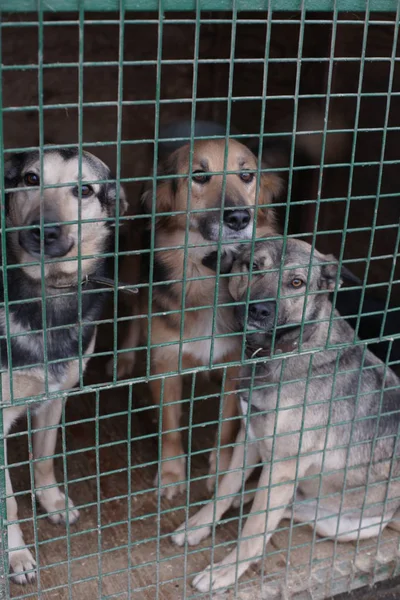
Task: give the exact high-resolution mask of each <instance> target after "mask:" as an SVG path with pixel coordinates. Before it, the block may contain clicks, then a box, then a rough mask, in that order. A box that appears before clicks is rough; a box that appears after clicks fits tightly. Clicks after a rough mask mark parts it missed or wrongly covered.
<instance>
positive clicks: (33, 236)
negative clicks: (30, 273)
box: [19, 220, 70, 258]
mask: <svg viewBox="0 0 400 600" xmlns="http://www.w3.org/2000/svg"><path fill="white" fill-rule="evenodd" d="M29 225H30V227H31V228H30V229H27V230H25V231H20V234H19V243H20V245H21V246H22V248H24V250H26V252H28V253H29V254H32V255H33V256H38V255H40V221H38V220H35V221H32V222H31V223H29ZM69 249H70V244H69V243H68V241H67V240H66V239H65V237H64V236H63V232H62V227H61V226H60V225H53V224H52V225H47V224H46V222H44V223H43V250H44V254H45V255H46V256H49V257H51V258H55V257H58V256H65V254H67V252H68V251H69Z"/></svg>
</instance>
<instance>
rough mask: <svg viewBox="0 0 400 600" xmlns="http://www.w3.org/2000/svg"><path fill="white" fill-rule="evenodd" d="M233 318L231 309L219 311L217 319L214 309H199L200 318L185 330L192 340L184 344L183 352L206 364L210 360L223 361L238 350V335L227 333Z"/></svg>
mask: <svg viewBox="0 0 400 600" xmlns="http://www.w3.org/2000/svg"><path fill="white" fill-rule="evenodd" d="M200 313H201V314H200ZM231 319H232V315H231V311H230V310H220V311H218V313H217V316H216V319H215V321H214V319H213V311H212V309H206V310H201V311H199V315H198V318H197V319H195V320H193V321H192V322H191V326H190V328H188V330H186V331H185V338H186V339H187V338H190V340H191V341H188V342H185V343H184V344H183V353H184V354H187V355H190V356H191V357H192V358H193V359H194V360H195V361H196V362H198V363H200V364H206V363H208V362H210V361H211V362H213V363H219V362H222V361H223V360H224V358H226V357H227V356H228V355H229V354H232V353H234V352H238V350H239V348H240V340H239V338H238V336H229V335H227V333H228V332H229V331H232V328H231Z"/></svg>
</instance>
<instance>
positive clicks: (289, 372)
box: [172, 238, 400, 592]
mask: <svg viewBox="0 0 400 600" xmlns="http://www.w3.org/2000/svg"><path fill="white" fill-rule="evenodd" d="M250 256H251V251H250V249H249V248H247V249H245V250H243V252H242V253H241V254H240V255H239V257H238V258H237V259H236V261H235V262H234V264H233V267H232V277H231V278H230V283H229V290H230V293H231V295H232V297H233V298H234V299H235V301H238V302H240V304H239V305H238V307H237V309H236V318H237V320H238V322H239V323H240V324H241V326H242V328H243V331H245V332H246V335H247V337H246V340H247V348H246V352H247V357H248V358H251V357H254V358H253V360H248V361H246V363H245V365H244V366H243V367H242V370H241V373H240V380H239V384H238V385H239V387H238V395H239V398H240V404H241V409H242V412H243V423H242V427H241V430H240V433H239V435H238V438H237V445H236V446H235V450H234V453H233V456H232V461H231V464H230V471H229V472H228V473H227V474H226V475H225V476H224V477H223V478H222V480H221V483H220V485H219V486H218V491H217V498H216V499H215V500H214V501H213V502H210V503H208V504H207V505H205V506H204V507H203V508H202V509H201V510H200V511H199V512H198V513H196V514H195V515H194V516H193V517H191V518H190V519H189V521H188V522H185V523H183V525H182V526H181V527H180V528H179V529H178V530H177V531H176V532H175V533H174V534H173V536H172V539H173V541H174V542H175V543H176V544H178V545H180V546H181V545H183V544H185V543H188V544H189V545H194V544H198V543H199V542H200V541H201V540H202V539H204V538H205V537H207V536H208V535H209V534H210V532H211V529H212V526H213V523H217V522H218V521H219V520H220V519H221V517H222V515H223V514H224V513H225V512H226V510H228V508H229V507H230V506H231V505H232V503H233V500H234V496H233V494H235V493H237V492H238V491H239V490H240V489H241V487H242V483H243V480H244V479H247V478H248V477H249V475H250V474H251V472H252V470H253V468H254V467H255V466H256V465H257V463H258V461H259V459H261V461H262V463H263V468H262V472H261V476H260V479H259V482H258V486H257V490H256V492H255V496H254V501H253V505H252V509H251V512H250V514H249V516H248V517H247V521H246V523H245V525H244V528H243V531H242V536H241V537H242V539H241V541H240V542H239V543H238V545H237V548H236V549H235V550H233V551H232V552H230V553H229V554H228V555H227V556H226V558H225V559H223V560H222V562H220V563H218V564H215V565H213V566H212V569H210V567H209V568H207V569H205V570H204V571H203V572H201V573H200V574H198V575H197V576H196V577H195V579H194V581H193V585H194V587H195V588H196V589H197V590H199V591H201V592H206V591H207V592H208V591H210V590H216V589H220V588H225V587H227V586H229V585H231V584H233V583H234V582H235V581H236V578H238V577H240V576H241V575H242V574H243V573H244V572H245V571H246V569H247V568H248V567H249V565H250V564H251V563H253V562H255V561H257V560H259V558H260V557H261V556H262V554H263V548H264V545H265V544H267V543H268V541H269V539H270V537H271V536H272V535H273V533H274V531H275V529H276V528H277V527H278V525H279V522H280V521H281V519H283V518H289V519H293V521H296V522H303V523H308V524H310V525H311V526H313V527H315V529H316V532H317V533H318V534H319V535H321V536H323V537H326V538H331V539H334V540H337V541H341V542H346V541H357V540H358V539H365V538H370V537H374V536H377V535H379V534H380V532H381V531H382V529H383V528H385V527H386V526H387V525H388V524H389V525H390V526H391V527H393V528H395V529H397V531H399V530H400V524H399V522H398V519H399V516H400V514H399V513H400V510H399V507H400V482H399V480H398V476H399V474H400V462H399V452H398V450H397V439H396V438H397V434H398V429H399V425H400V411H399V401H400V380H399V378H398V377H397V376H396V375H395V373H394V372H393V371H392V370H391V369H390V368H389V367H388V366H387V365H385V364H384V363H383V362H382V361H381V360H380V359H378V358H377V357H376V356H375V355H374V354H372V352H370V351H369V350H368V349H367V347H366V346H365V344H360V343H358V344H356V345H353V344H354V336H355V332H354V330H353V329H352V328H351V326H350V325H349V324H348V323H347V322H346V321H345V320H344V318H341V317H340V315H339V313H338V312H337V311H335V310H334V309H333V307H332V304H331V302H330V299H329V293H330V292H331V291H332V290H333V289H334V288H335V286H336V285H337V284H338V283H339V282H342V281H343V280H344V279H346V278H348V277H349V276H350V275H349V273H348V271H347V270H346V269H344V270H343V271H342V272H341V273H339V272H338V268H339V267H338V264H337V262H336V261H335V259H334V257H333V256H332V255H323V254H321V253H319V252H318V251H316V250H315V251H314V252H312V248H311V246H310V245H309V244H307V243H306V242H304V241H300V240H297V239H294V238H289V239H287V240H286V249H285V247H284V242H283V240H282V239H271V240H268V241H263V242H259V243H257V244H256V246H255V251H254V255H253V263H252V265H250ZM250 270H251V271H252V273H251V276H250V279H251V282H250V291H249V304H248V309H246V302H244V300H246V297H247V293H248V287H249V271H250ZM350 277H351V276H350ZM280 278H281V283H280ZM306 292H307V294H308V295H307V297H306ZM303 318H304V327H302V321H303ZM282 353H284V354H285V355H286V356H285V357H284V358H283V357H281V354H282ZM255 357H258V360H255ZM250 389H251V391H250ZM242 498H243V496H242ZM396 520H397V521H396Z"/></svg>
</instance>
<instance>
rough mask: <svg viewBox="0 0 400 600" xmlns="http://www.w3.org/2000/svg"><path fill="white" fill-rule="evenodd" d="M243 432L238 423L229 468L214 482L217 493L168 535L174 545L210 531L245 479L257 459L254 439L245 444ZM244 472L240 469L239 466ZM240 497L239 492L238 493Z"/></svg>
mask: <svg viewBox="0 0 400 600" xmlns="http://www.w3.org/2000/svg"><path fill="white" fill-rule="evenodd" d="M245 438H246V432H245V429H244V427H241V429H240V431H239V434H238V436H237V438H236V444H235V448H234V451H233V456H232V460H231V462H230V465H229V471H228V473H226V474H225V475H224V476H223V477H222V479H221V483H220V484H219V485H218V491H217V497H216V498H215V500H211V501H210V502H208V503H207V504H206V505H205V506H203V507H202V508H201V509H200V510H199V511H198V512H196V513H195V514H194V515H193V516H192V517H191V518H190V519H189V520H188V522H187V523H186V522H184V523H182V525H181V526H180V527H179V528H178V529H177V530H176V531H175V533H174V534H173V535H172V541H173V542H174V543H175V544H177V545H178V546H183V545H184V543H185V541H187V543H188V544H189V546H193V545H195V544H199V543H200V542H201V540H203V539H204V538H206V537H207V536H208V535H210V533H211V527H212V525H213V523H218V521H219V520H220V519H221V518H222V516H223V514H224V513H225V512H226V511H227V510H228V509H229V508H230V507H231V505H232V504H233V501H234V500H235V498H236V496H234V494H236V493H237V492H238V491H239V490H240V488H241V487H242V483H243V479H245V480H247V479H248V477H250V475H251V473H252V472H253V470H254V467H255V465H256V464H257V462H258V460H259V454H258V449H257V444H256V443H254V442H253V443H251V442H248V443H247V444H246V445H245ZM242 469H245V472H244V473H243V470H242ZM239 497H240V496H239Z"/></svg>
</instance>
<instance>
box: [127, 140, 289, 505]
mask: <svg viewBox="0 0 400 600" xmlns="http://www.w3.org/2000/svg"><path fill="white" fill-rule="evenodd" d="M224 155H225V142H224V140H212V141H211V140H209V141H199V142H197V143H195V145H194V153H193V161H192V172H195V171H197V170H199V169H203V170H205V171H207V172H212V173H214V172H217V173H218V172H223V171H224ZM243 170H255V171H256V170H257V160H256V157H255V156H254V155H253V154H252V152H250V151H249V150H248V149H247V148H246V147H245V146H244V145H242V144H240V143H239V142H237V141H235V140H229V148H228V154H227V162H226V171H228V172H229V171H236V173H229V174H227V175H226V187H225V201H226V199H227V198H229V199H230V201H231V202H233V203H234V206H238V207H240V208H241V207H243V208H247V207H248V208H249V209H250V213H251V223H250V224H249V227H248V230H247V231H246V232H244V233H243V232H240V233H239V235H238V237H237V239H250V238H251V236H252V231H253V226H254V215H255V214H256V220H257V224H258V225H259V226H260V227H261V228H262V232H263V234H265V235H268V233H273V232H274V231H275V221H274V213H273V210H272V209H271V208H270V207H269V204H270V203H271V201H272V199H273V197H274V196H276V195H277V194H278V193H279V191H280V189H281V182H280V179H279V178H278V177H277V176H276V175H275V174H273V173H262V174H261V176H260V181H259V185H258V184H257V178H256V177H255V178H254V180H253V181H252V182H251V183H250V184H246V183H244V182H243V181H242V180H241V179H240V177H239V175H238V172H241V171H243ZM188 172H189V146H183V147H181V148H180V149H178V150H177V151H175V152H174V153H173V154H172V155H171V156H170V157H169V158H168V160H167V161H166V162H165V164H162V165H161V166H160V168H159V176H160V177H161V181H160V182H159V184H158V186H157V190H156V217H155V228H156V230H155V248H156V251H155V258H156V261H157V262H158V264H159V265H161V266H162V268H163V269H164V270H165V272H166V273H168V276H167V280H171V281H175V280H176V281H177V282H176V283H171V284H168V285H167V286H165V285H160V284H159V282H155V283H154V284H153V285H152V298H153V303H152V314H153V315H155V313H163V314H158V315H156V316H152V318H151V340H147V344H149V343H150V344H151V347H152V349H151V374H152V375H157V376H159V377H158V378H157V379H154V380H152V381H151V383H150V389H151V394H152V398H153V401H154V403H155V404H156V403H159V402H163V410H162V423H163V442H162V457H161V458H162V461H163V462H162V464H161V471H160V483H161V484H162V485H163V486H164V485H165V486H168V487H165V488H164V489H163V490H162V491H163V492H164V493H165V495H166V496H167V497H169V498H171V497H172V496H173V495H174V494H175V493H176V492H177V491H178V490H183V489H184V485H185V484H184V482H185V480H186V470H185V457H184V455H185V452H184V450H183V447H182V440H181V434H180V433H179V432H178V431H176V430H177V429H178V428H179V420H180V415H181V405H180V404H179V400H180V399H181V397H182V381H181V376H180V375H176V376H173V377H166V378H165V379H161V376H162V375H164V374H166V373H172V372H178V371H179V360H178V359H179V354H180V352H181V353H182V359H183V360H182V363H183V364H182V368H183V369H185V368H187V367H188V366H194V365H196V366H199V365H201V366H203V365H209V366H210V367H211V366H212V365H218V364H221V365H223V364H229V363H230V362H238V361H239V360H240V352H241V336H236V337H235V336H232V337H221V336H222V335H224V334H227V333H230V332H233V331H235V324H234V316H233V310H232V309H231V308H230V307H222V306H221V307H220V308H218V310H217V315H216V319H215V323H216V327H215V330H214V331H213V330H212V322H213V304H214V296H215V289H216V287H215V286H216V281H217V279H216V276H215V272H214V271H212V270H211V269H210V268H208V267H206V266H204V265H203V264H202V260H203V258H204V257H205V256H207V255H208V254H209V253H210V252H212V251H214V250H216V249H217V248H218V245H217V244H218V238H217V237H216V238H215V239H213V240H210V239H205V237H204V236H203V234H202V232H201V225H200V220H201V218H202V217H204V214H207V213H206V212H205V209H213V210H214V211H215V213H218V214H219V211H220V210H221V204H223V203H222V191H223V180H224V177H223V175H222V174H216V175H213V176H212V178H211V181H210V182H209V183H207V184H206V185H199V184H197V183H192V182H191V181H190V179H189V177H188ZM174 174H178V175H183V177H179V178H175V179H173V180H172V179H171V177H169V178H168V177H166V176H168V175H170V176H171V175H174ZM257 190H258V195H257ZM189 198H190V204H189V205H188V199H189ZM143 201H144V204H145V207H146V209H147V212H149V213H151V209H152V201H153V191H152V190H151V189H150V190H148V191H147V192H145V194H144V197H143ZM172 211H177V212H179V213H180V214H177V215H173V216H163V215H159V213H162V212H172ZM196 211H198V212H196ZM212 212H213V211H212V210H210V211H209V214H211V213H212ZM187 218H188V219H189V224H188V225H189V227H188V229H189V231H188V234H187V233H186V229H187V222H186V221H187ZM218 218H219V217H218ZM221 229H222V231H221V234H222V235H221V239H222V240H223V241H224V235H225V230H224V229H223V228H221ZM211 232H212V235H215V233H214V232H215V226H214V225H213V228H211ZM219 233H220V232H219V231H218V230H217V235H219ZM186 235H188V237H187V243H186V241H185V239H186ZM229 241H230V243H231V244H232V243H234V240H233V239H230V240H229ZM157 249H160V250H159V251H157ZM185 261H186V262H185ZM198 278H201V279H198ZM183 280H184V281H185V298H184V306H182V285H183V283H182V282H183ZM218 294H219V295H218V304H219V305H221V304H223V303H229V302H230V296H229V292H228V286H227V280H226V279H224V278H221V279H220V281H219V290H218ZM147 303H148V296H147V294H143V296H142V301H141V305H142V313H143V314H146V313H147V310H148V304H147ZM190 309H195V310H190ZM169 311H176V312H174V313H173V314H165V313H168V312H169ZM183 311H184V312H183ZM183 318H184V325H183V334H182V338H181V321H182V319H183ZM140 322H141V324H142V333H143V334H144V339H146V333H147V327H148V320H147V318H146V319H142V320H141V321H140ZM138 336H139V332H138V326H137V321H132V324H131V326H130V329H129V332H128V335H127V337H126V339H125V341H124V344H123V348H134V347H135V346H136V345H137V342H138ZM201 337H203V338H204V339H202V340H198V341H190V340H193V339H195V338H201ZM212 338H213V342H214V344H213V356H212V357H211V355H210V352H211V340H212ZM159 344H165V345H162V346H160V347H157V348H155V347H154V346H155V345H159ZM167 344H168V345H167ZM133 356H134V353H133V352H127V353H125V352H124V353H122V354H121V355H120V358H119V363H118V373H119V376H123V375H129V374H130V373H131V370H132V364H133ZM229 371H230V372H229V377H227V378H226V381H227V385H226V388H225V390H224V406H223V418H224V422H223V423H222V426H221V432H220V444H219V445H220V446H224V445H227V444H231V443H232V442H234V440H235V435H236V431H237V425H236V421H235V420H229V419H230V418H232V417H234V416H235V415H236V414H237V407H236V395H235V394H234V380H233V378H234V377H235V375H236V374H237V372H236V369H234V368H232V369H229ZM232 371H234V372H232ZM162 381H163V386H164V387H163V392H164V393H163V398H161V392H162V389H161V388H162V384H161V382H162ZM226 419H228V420H226ZM231 451H232V449H231V448H225V449H224V448H222V449H221V450H220V451H219V461H218V468H219V471H224V470H225V469H227V467H228V465H229V461H230V458H231ZM167 459H168V460H167ZM164 461H165V462H164ZM216 462H217V461H216V454H215V452H213V453H212V455H211V459H210V463H211V464H210V472H211V474H212V475H214V474H215V470H216ZM213 483H214V480H213V478H211V479H210V484H209V485H210V487H212V486H213Z"/></svg>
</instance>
